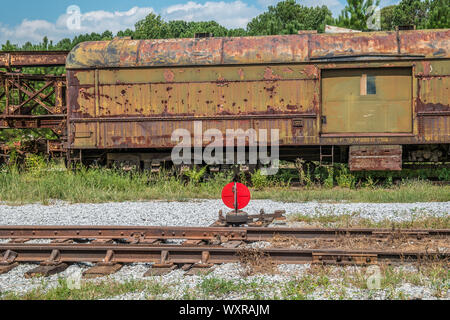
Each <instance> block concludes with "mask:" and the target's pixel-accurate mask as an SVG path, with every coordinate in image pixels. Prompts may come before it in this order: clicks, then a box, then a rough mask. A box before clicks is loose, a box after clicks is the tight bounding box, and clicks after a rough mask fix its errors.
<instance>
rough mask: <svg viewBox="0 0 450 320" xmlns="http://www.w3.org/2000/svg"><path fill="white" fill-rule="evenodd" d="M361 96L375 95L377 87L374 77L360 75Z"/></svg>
mask: <svg viewBox="0 0 450 320" xmlns="http://www.w3.org/2000/svg"><path fill="white" fill-rule="evenodd" d="M360 92H361V95H362V96H367V95H369V94H377V87H376V85H375V76H371V75H368V74H362V75H361V91H360Z"/></svg>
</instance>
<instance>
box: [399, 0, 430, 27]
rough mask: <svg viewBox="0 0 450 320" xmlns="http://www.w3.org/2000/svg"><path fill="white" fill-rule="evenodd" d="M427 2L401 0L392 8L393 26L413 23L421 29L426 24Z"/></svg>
mask: <svg viewBox="0 0 450 320" xmlns="http://www.w3.org/2000/svg"><path fill="white" fill-rule="evenodd" d="M427 7H428V6H427V2H426V1H421V0H402V1H401V2H400V3H399V4H398V5H397V6H396V7H395V9H394V12H393V17H392V23H393V25H394V26H406V25H414V26H416V28H417V29H423V28H424V27H425V25H426V24H427V11H428V10H427Z"/></svg>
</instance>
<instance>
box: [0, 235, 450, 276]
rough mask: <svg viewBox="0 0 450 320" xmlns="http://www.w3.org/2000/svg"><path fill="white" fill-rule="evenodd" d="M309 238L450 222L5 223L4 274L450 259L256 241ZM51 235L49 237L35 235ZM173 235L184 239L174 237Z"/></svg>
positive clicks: (435, 252) (0, 263) (438, 254)
mask: <svg viewBox="0 0 450 320" xmlns="http://www.w3.org/2000/svg"><path fill="white" fill-rule="evenodd" d="M277 237H278V238H283V239H292V240H302V241H324V240H326V241H339V240H342V239H352V241H354V240H355V239H364V240H366V241H375V242H380V241H387V240H389V239H390V240H392V239H397V240H398V239H401V241H405V242H408V243H409V242H411V241H412V240H414V241H416V242H421V241H434V240H440V241H444V242H445V243H447V242H448V238H449V237H450V229H440V230H424V229H420V230H419V229H418V230H387V229H319V228H316V229H304V228H287V227H277V228H267V227H259V228H258V227H239V228H232V227H206V228H202V227H131V226H0V239H3V241H5V240H7V241H8V242H7V243H2V244H0V254H1V258H0V274H1V273H6V272H9V271H10V270H12V269H14V268H15V267H17V266H18V265H19V264H20V263H39V266H37V267H36V268H34V269H32V270H29V271H28V272H27V273H26V274H25V276H27V277H32V276H36V275H43V276H49V275H52V274H55V273H59V272H62V271H64V270H65V269H66V268H67V267H68V266H69V265H70V264H71V263H80V262H91V263H95V264H96V265H95V266H94V267H92V268H90V269H89V270H87V271H86V272H85V274H84V276H85V277H97V276H104V275H108V274H111V273H114V272H116V271H118V270H120V268H121V267H122V266H123V264H127V263H153V265H152V268H151V269H149V271H148V272H147V273H146V275H160V274H165V273H167V272H170V271H172V270H174V269H176V268H182V269H183V270H184V271H186V272H187V273H188V274H196V273H202V272H208V270H209V269H210V268H211V267H212V266H213V265H215V264H221V263H230V262H238V261H241V260H242V258H243V257H244V256H250V257H251V259H253V260H262V261H264V260H263V259H270V261H271V262H274V263H283V264H301V263H319V264H323V263H326V264H338V265H348V264H359V265H367V264H377V263H380V262H387V263H396V262H412V261H421V260H433V261H435V260H448V258H449V252H446V251H445V250H443V251H442V250H440V249H439V248H438V249H428V248H427V250H422V249H420V250H419V249H412V250H411V249H402V250H381V249H380V250H378V249H376V250H375V249H373V248H372V249H364V248H363V249H357V250H356V249H354V250H343V249H336V248H327V249H324V248H317V249H305V248H293V247H289V248H286V247H283V248H276V247H270V248H264V249H253V248H251V247H249V246H248V245H246V243H249V242H258V241H270V240H271V239H275V238H277ZM37 239H40V240H42V239H46V240H48V241H49V242H46V243H29V242H32V241H33V240H37ZM169 240H182V241H178V242H177V241H172V244H169V243H170V242H171V241H169Z"/></svg>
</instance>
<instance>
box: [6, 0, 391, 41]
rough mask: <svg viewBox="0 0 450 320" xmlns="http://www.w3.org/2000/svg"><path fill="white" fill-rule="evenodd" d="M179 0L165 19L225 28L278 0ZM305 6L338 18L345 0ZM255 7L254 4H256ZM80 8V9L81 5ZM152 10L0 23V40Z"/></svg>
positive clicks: (385, 0) (96, 26)
mask: <svg viewBox="0 0 450 320" xmlns="http://www.w3.org/2000/svg"><path fill="white" fill-rule="evenodd" d="M182 1H187V0H180V2H181V3H180V4H176V5H172V6H169V7H167V8H165V9H163V10H161V12H159V13H160V14H161V16H162V17H163V19H165V20H166V21H169V20H185V21H211V20H214V21H217V22H218V23H219V24H221V25H223V26H225V27H227V28H239V27H241V28H245V27H246V26H247V23H248V22H249V21H250V20H251V19H252V18H254V17H256V16H257V15H258V14H260V13H262V12H263V11H265V10H266V9H267V6H268V5H275V4H276V3H278V2H279V0H258V3H259V5H260V6H259V7H255V6H253V5H249V4H248V3H246V2H244V1H245V0H225V1H208V2H205V3H203V4H202V3H199V2H195V1H187V2H182ZM398 2H399V0H382V1H381V5H380V7H383V6H385V5H389V4H395V3H398ZM297 3H299V4H301V5H305V6H322V5H326V6H328V8H329V9H330V10H331V12H332V13H333V15H334V16H335V17H337V16H338V15H339V13H340V12H341V10H342V9H343V8H344V6H345V3H346V1H345V0H297ZM256 6H257V5H256ZM81 9H82V8H81ZM151 12H155V11H154V10H153V8H150V7H142V8H141V7H133V8H131V9H130V10H128V11H114V12H113V11H104V10H99V11H90V12H81V14H82V15H81V29H80V30H69V29H68V28H67V23H66V22H67V19H68V17H69V16H68V15H67V14H66V13H64V14H62V15H61V16H60V17H59V18H58V19H57V21H56V22H49V21H46V20H27V19H25V20H23V21H22V22H21V23H20V24H19V25H16V26H7V25H4V24H1V22H0V43H5V42H6V40H11V42H13V43H18V44H24V43H25V42H27V41H31V42H32V43H38V42H40V41H42V39H43V37H44V36H47V37H48V38H49V39H50V40H53V41H54V42H57V41H59V40H61V39H62V38H72V37H74V36H75V35H78V34H84V33H91V32H97V33H102V32H104V31H105V30H111V31H112V32H113V33H114V34H115V33H117V32H118V31H120V30H125V29H127V28H130V29H134V25H135V24H136V22H137V21H139V20H141V19H143V18H145V17H146V16H147V15H148V14H149V13H151Z"/></svg>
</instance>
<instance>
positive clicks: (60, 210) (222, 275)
mask: <svg viewBox="0 0 450 320" xmlns="http://www.w3.org/2000/svg"><path fill="white" fill-rule="evenodd" d="M260 209H264V210H265V212H266V213H272V212H273V211H275V210H286V212H287V215H290V214H298V213H301V214H304V215H316V216H317V215H327V214H335V215H342V214H354V213H358V214H359V215H360V216H361V217H363V218H370V219H373V220H375V221H378V220H382V219H390V220H392V221H400V220H411V219H414V218H415V217H417V216H419V215H430V216H435V217H446V216H448V214H449V213H450V202H442V203H405V204H403V203H401V204H400V203H342V202H340V203H319V202H306V203H282V202H275V201H270V200H254V201H252V202H251V204H250V205H249V206H248V207H247V208H246V211H247V212H248V213H249V214H258V213H259V211H260ZM219 210H223V211H224V212H227V211H228V209H227V208H225V207H224V206H223V204H222V202H221V201H220V200H205V201H189V202H163V201H152V202H125V203H104V204H67V203H65V202H62V201H55V202H53V203H52V204H51V205H48V206H46V205H41V204H31V205H24V206H10V205H0V225H140V226H208V225H211V224H212V223H213V222H214V221H216V220H217V217H218V211H219ZM4 242H6V241H4V240H0V243H4ZM33 242H34V243H46V242H48V240H36V241H33ZM250 246H251V247H254V248H264V247H266V246H268V243H265V242H260V243H254V244H250ZM89 265H90V264H75V265H71V266H70V267H69V268H68V269H67V270H66V271H64V272H63V273H60V274H59V275H54V276H52V277H49V278H46V279H26V278H25V277H24V276H23V275H24V273H25V272H26V271H28V270H30V269H31V268H33V267H35V266H36V265H20V266H19V267H17V268H15V269H13V270H12V271H10V272H9V273H7V274H3V275H0V295H1V294H4V293H6V292H10V291H11V292H16V293H19V294H23V293H25V292H28V291H30V290H32V289H34V288H40V287H45V288H51V287H53V286H56V285H57V284H58V278H67V277H69V276H71V275H73V274H77V273H78V274H80V273H82V272H83V271H85V270H87V269H88V267H89ZM150 266H151V264H132V265H126V266H124V267H123V268H122V269H121V270H120V271H119V272H117V273H116V274H114V275H111V276H109V277H107V278H105V277H103V278H100V279H98V280H89V281H102V280H105V279H110V280H114V281H121V282H123V281H127V280H131V279H135V280H149V278H144V277H143V275H144V273H145V272H146V271H147V270H148V268H149V267H150ZM309 268H310V266H309V265H280V266H278V270H279V273H277V274H274V275H255V276H249V277H245V276H244V275H243V274H244V273H245V272H244V271H245V270H244V269H243V268H242V267H241V266H240V264H237V263H231V264H224V265H219V266H215V267H213V270H212V272H211V273H210V274H209V275H207V276H206V277H204V276H185V275H184V272H183V271H181V270H175V271H173V272H171V273H170V274H168V275H164V276H159V277H153V278H150V279H153V281H156V282H159V283H160V284H161V285H163V286H167V287H168V288H169V289H170V290H169V292H168V293H163V294H160V295H157V296H156V298H157V299H183V298H189V297H190V298H192V297H193V298H199V294H198V290H199V285H200V284H201V283H202V281H203V280H204V279H207V278H219V279H224V280H232V281H234V282H242V283H244V284H246V285H248V290H246V291H245V292H232V293H229V294H226V295H225V296H220V297H216V296H214V295H213V296H210V297H207V298H210V299H215V298H216V299H226V300H240V299H271V298H274V297H282V288H283V286H284V285H285V284H286V283H287V282H288V281H295V279H298V278H301V277H303V276H304V275H305V274H306V272H307V271H308V270H309ZM347 268H348V269H346V268H341V269H343V270H348V271H351V270H357V268H358V267H347ZM352 268H353V269H352ZM402 268H405V270H406V271H414V270H416V269H415V267H413V266H408V265H405V266H402ZM337 279H338V278H336V279H335V278H333V277H332V276H330V281H331V285H330V287H327V288H326V289H323V288H317V289H316V290H314V292H313V293H312V294H310V295H308V297H307V298H308V299H340V298H342V296H344V298H345V299H393V298H396V297H398V296H399V295H403V296H404V297H406V298H408V299H436V296H435V295H434V290H433V287H432V284H429V285H424V286H415V285H412V284H409V283H402V284H400V285H399V286H398V287H396V288H395V290H394V291H392V290H391V291H389V290H375V291H373V290H372V291H370V290H363V289H359V288H355V287H344V286H342V285H341V284H340V283H339V281H338V280H337ZM83 281H85V280H83ZM255 283H257V284H261V285H262V286H264V287H265V288H266V289H264V290H262V291H258V292H256V291H255V290H254V289H252V285H251V284H255ZM447 288H448V286H447ZM0 298H1V296H0ZM147 298H155V297H153V296H152V294H151V293H150V292H135V293H127V294H124V295H120V296H117V297H114V298H113V299H118V300H122V299H123V300H127V299H147ZM200 298H201V297H200ZM440 298H441V299H449V298H450V297H449V294H448V292H446V293H445V292H444V295H443V297H440Z"/></svg>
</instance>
